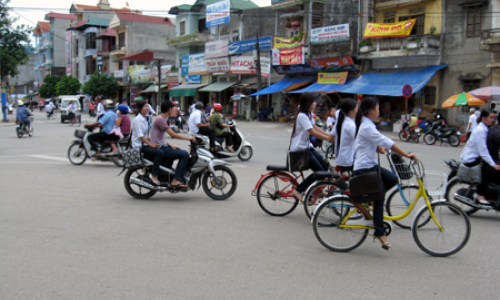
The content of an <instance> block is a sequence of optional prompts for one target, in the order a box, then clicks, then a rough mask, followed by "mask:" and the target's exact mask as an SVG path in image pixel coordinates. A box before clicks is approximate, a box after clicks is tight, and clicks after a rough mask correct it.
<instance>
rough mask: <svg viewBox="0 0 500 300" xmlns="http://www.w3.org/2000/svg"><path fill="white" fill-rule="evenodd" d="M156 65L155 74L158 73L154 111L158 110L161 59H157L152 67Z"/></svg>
mask: <svg viewBox="0 0 500 300" xmlns="http://www.w3.org/2000/svg"><path fill="white" fill-rule="evenodd" d="M155 65H156V68H157V72H158V93H157V94H156V110H158V107H159V106H160V104H161V103H160V98H161V97H160V91H161V89H160V87H161V59H157V60H156V61H155V62H154V63H153V66H155Z"/></svg>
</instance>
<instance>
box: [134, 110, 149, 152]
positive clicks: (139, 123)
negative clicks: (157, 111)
mask: <svg viewBox="0 0 500 300" xmlns="http://www.w3.org/2000/svg"><path fill="white" fill-rule="evenodd" d="M148 131H149V125H148V121H147V120H146V118H144V117H143V116H142V115H141V114H138V115H137V116H136V117H135V118H134V120H133V121H132V148H140V147H141V146H142V140H141V139H140V138H141V137H145V138H146V139H147V138H148V133H149V132H148Z"/></svg>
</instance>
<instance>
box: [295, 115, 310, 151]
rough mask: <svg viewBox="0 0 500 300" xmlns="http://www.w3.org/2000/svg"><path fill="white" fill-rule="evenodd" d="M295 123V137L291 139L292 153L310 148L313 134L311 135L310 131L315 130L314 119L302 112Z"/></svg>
mask: <svg viewBox="0 0 500 300" xmlns="http://www.w3.org/2000/svg"><path fill="white" fill-rule="evenodd" d="M295 122H296V123H295V135H294V136H292V138H291V142H290V151H300V150H305V149H307V148H310V145H311V141H310V137H311V134H310V133H309V129H311V128H313V124H314V119H313V117H312V116H308V115H306V114H305V113H303V112H300V113H299V114H298V115H297V120H295Z"/></svg>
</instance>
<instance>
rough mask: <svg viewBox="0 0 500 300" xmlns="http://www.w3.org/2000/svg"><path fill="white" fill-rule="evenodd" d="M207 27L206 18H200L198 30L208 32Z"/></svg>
mask: <svg viewBox="0 0 500 300" xmlns="http://www.w3.org/2000/svg"><path fill="white" fill-rule="evenodd" d="M207 30H208V29H207V23H206V20H205V19H199V20H198V32H206V31H207Z"/></svg>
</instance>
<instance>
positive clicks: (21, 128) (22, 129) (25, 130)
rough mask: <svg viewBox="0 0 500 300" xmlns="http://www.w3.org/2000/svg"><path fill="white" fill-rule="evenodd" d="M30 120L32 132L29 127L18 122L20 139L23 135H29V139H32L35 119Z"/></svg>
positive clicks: (17, 132)
mask: <svg viewBox="0 0 500 300" xmlns="http://www.w3.org/2000/svg"><path fill="white" fill-rule="evenodd" d="M29 119H30V122H31V130H29V129H28V125H27V124H25V123H23V122H21V121H19V120H16V124H17V126H16V134H17V137H18V138H22V137H23V135H25V134H26V135H28V136H29V137H32V136H33V117H29Z"/></svg>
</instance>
